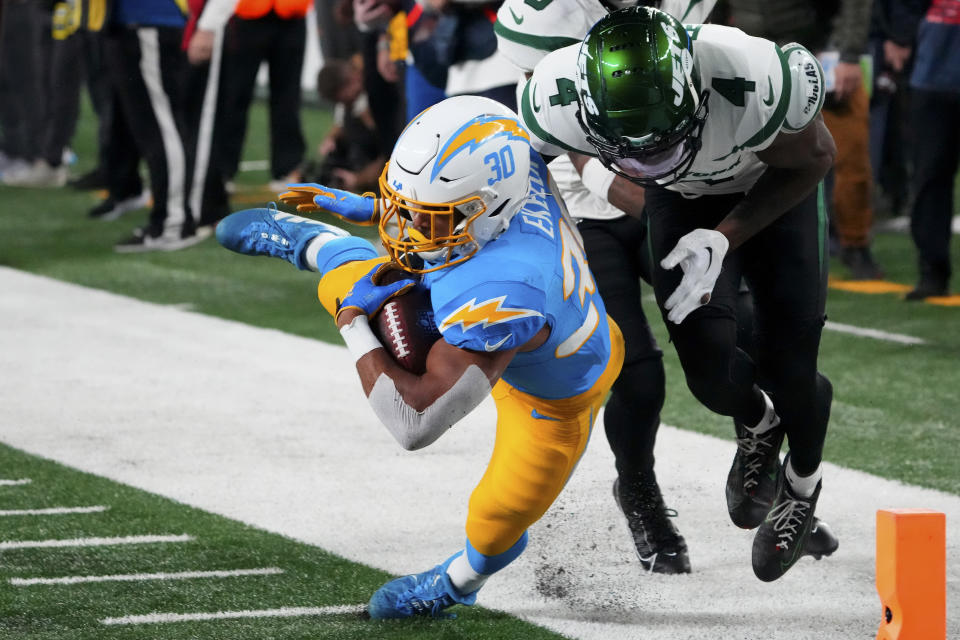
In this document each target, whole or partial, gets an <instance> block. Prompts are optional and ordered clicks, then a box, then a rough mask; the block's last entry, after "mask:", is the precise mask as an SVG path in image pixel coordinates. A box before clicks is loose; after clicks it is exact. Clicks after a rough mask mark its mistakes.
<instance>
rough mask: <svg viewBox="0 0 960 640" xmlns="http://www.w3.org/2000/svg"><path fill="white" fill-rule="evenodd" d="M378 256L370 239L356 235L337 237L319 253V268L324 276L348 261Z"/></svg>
mask: <svg viewBox="0 0 960 640" xmlns="http://www.w3.org/2000/svg"><path fill="white" fill-rule="evenodd" d="M376 257H377V250H376V249H375V248H374V247H373V245H372V244H371V243H370V241H369V240H366V239H364V238H358V237H356V236H348V237H346V238H336V239H334V240H330V241H329V242H327V243H326V244H324V245H323V247H322V248H321V249H320V251H319V252H318V253H317V270H318V271H319V272H320V275H321V276H323V275H326V274H327V273H329V272H330V271H333V270H334V269H336V268H337V267H340V266H342V265H344V264H346V263H348V262H354V261H357V260H370V259H371V258H376Z"/></svg>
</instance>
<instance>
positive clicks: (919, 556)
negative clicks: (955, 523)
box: [877, 509, 947, 640]
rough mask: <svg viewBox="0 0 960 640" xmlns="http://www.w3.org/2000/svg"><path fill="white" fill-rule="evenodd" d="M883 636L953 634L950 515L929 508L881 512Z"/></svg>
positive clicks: (929, 639)
mask: <svg viewBox="0 0 960 640" xmlns="http://www.w3.org/2000/svg"><path fill="white" fill-rule="evenodd" d="M877 593H879V594H880V604H881V607H880V611H881V616H882V618H881V622H880V628H879V630H878V631H877V640H945V639H946V637H947V518H946V515H944V514H943V513H940V512H938V511H930V510H928V509H881V510H879V511H877Z"/></svg>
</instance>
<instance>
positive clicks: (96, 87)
mask: <svg viewBox="0 0 960 640" xmlns="http://www.w3.org/2000/svg"><path fill="white" fill-rule="evenodd" d="M84 10H85V11H86V16H85V18H84V19H83V20H82V22H81V24H80V27H79V29H78V30H77V31H76V33H75V34H74V35H73V36H72V37H73V38H75V39H76V40H77V42H78V45H79V52H78V54H77V56H78V58H79V59H80V65H81V68H82V76H83V82H84V84H85V86H86V88H87V93H88V95H89V96H90V103H91V105H92V106H93V111H94V113H96V115H97V163H96V165H95V166H94V167H93V168H92V169H90V170H89V171H87V172H86V173H85V174H83V175H80V176H77V177H75V178H72V179H71V180H68V181H67V184H68V185H70V186H71V187H73V188H74V189H108V188H109V186H110V184H109V182H108V179H107V166H108V164H109V156H110V126H111V125H110V121H111V118H112V114H113V98H114V91H113V88H112V85H111V84H110V78H109V76H108V75H107V72H106V67H105V66H104V60H103V56H104V53H103V48H104V44H103V32H102V29H103V23H104V21H105V20H106V17H107V16H106V10H107V7H106V0H84ZM141 187H142V185H141ZM139 194H140V191H139V190H138V191H137V195H139Z"/></svg>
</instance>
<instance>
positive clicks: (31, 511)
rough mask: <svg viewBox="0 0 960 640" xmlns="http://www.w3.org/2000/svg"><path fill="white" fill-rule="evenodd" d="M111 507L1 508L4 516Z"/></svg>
mask: <svg viewBox="0 0 960 640" xmlns="http://www.w3.org/2000/svg"><path fill="white" fill-rule="evenodd" d="M109 508H110V507H105V506H103V505H95V506H92V507H46V508H44V509H0V517H3V516H56V515H61V514H66V513H100V512H101V511H106V510H107V509H109Z"/></svg>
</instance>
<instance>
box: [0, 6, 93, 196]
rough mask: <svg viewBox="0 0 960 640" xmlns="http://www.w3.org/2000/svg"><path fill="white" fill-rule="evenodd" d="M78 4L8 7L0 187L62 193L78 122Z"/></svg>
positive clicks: (0, 38)
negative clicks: (59, 189) (57, 189)
mask: <svg viewBox="0 0 960 640" xmlns="http://www.w3.org/2000/svg"><path fill="white" fill-rule="evenodd" d="M79 2H80V0H74V2H70V3H67V2H60V3H57V4H56V5H55V6H56V17H57V21H56V22H55V21H54V18H55V14H54V12H53V11H52V7H53V6H54V4H53V3H51V2H44V1H41V0H8V1H6V2H5V3H4V4H5V11H4V13H5V16H4V20H3V24H2V31H0V50H2V52H0V57H2V58H3V59H4V60H5V61H6V63H5V64H4V65H3V66H2V69H0V128H2V133H3V138H2V141H0V172H2V174H0V181H2V183H3V184H6V185H12V186H23V187H62V186H63V185H65V184H66V182H67V168H66V166H64V158H65V154H69V151H68V145H69V143H70V139H71V138H72V137H73V133H74V130H75V128H76V124H77V116H78V115H79V104H80V103H79V96H80V77H81V76H80V69H79V66H78V64H79V56H78V53H79V48H78V47H79V41H78V40H76V39H74V38H71V37H70V36H71V35H72V34H73V33H74V32H75V31H76V30H77V28H78V27H79V19H78V18H77V17H76V13H75V12H76V11H79V9H80V5H79V4H78V3H79Z"/></svg>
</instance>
